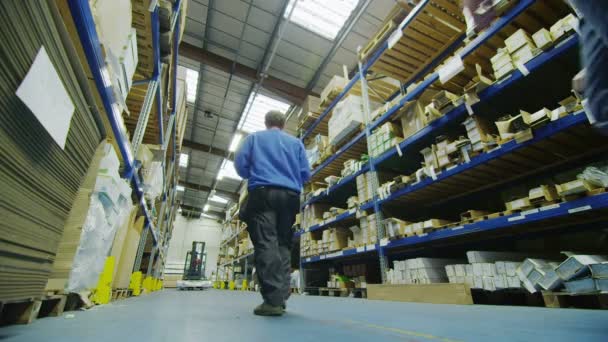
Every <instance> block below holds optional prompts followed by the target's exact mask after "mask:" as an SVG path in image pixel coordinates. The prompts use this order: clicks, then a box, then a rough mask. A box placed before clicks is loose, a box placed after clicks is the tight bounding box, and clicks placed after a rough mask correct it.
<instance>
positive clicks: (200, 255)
mask: <svg viewBox="0 0 608 342" xmlns="http://www.w3.org/2000/svg"><path fill="white" fill-rule="evenodd" d="M206 263H207V253H205V242H202V241H193V242H192V250H190V251H188V252H186V262H185V263H184V276H183V278H182V280H178V281H177V289H178V290H204V289H208V288H211V287H212V286H213V283H212V282H211V281H210V280H207V279H205V265H206Z"/></svg>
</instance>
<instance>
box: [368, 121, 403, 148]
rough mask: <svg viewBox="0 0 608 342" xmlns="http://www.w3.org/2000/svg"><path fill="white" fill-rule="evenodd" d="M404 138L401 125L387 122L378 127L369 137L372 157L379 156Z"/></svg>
mask: <svg viewBox="0 0 608 342" xmlns="http://www.w3.org/2000/svg"><path fill="white" fill-rule="evenodd" d="M401 140H403V136H402V131H401V127H399V126H398V125H396V124H394V123H391V122H387V123H385V124H383V125H382V126H380V127H379V128H377V129H376V130H375V131H374V132H373V133H372V134H371V135H370V137H369V144H370V146H369V151H370V156H371V157H377V156H379V155H381V154H382V153H384V151H386V150H388V149H390V148H393V147H394V146H397V145H398V144H399V143H400V142H401Z"/></svg>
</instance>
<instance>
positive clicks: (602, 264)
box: [517, 254, 608, 294]
mask: <svg viewBox="0 0 608 342" xmlns="http://www.w3.org/2000/svg"><path fill="white" fill-rule="evenodd" d="M607 263H608V256H606V255H582V254H574V255H570V256H569V257H568V258H567V259H566V260H564V261H563V262H561V263H559V262H555V261H550V260H544V259H526V260H525V261H524V262H523V263H522V265H521V266H520V267H519V268H518V269H517V275H518V276H519V278H520V279H521V281H522V283H523V284H524V286H525V287H526V289H527V290H528V291H529V292H531V293H535V292H537V291H539V290H544V291H557V290H560V289H561V288H565V292H568V293H572V294H583V293H592V292H597V291H606V289H607V287H606V285H607V281H606V279H607V277H608V273H607V272H606V271H607V270H608V268H607V267H606V264H607Z"/></svg>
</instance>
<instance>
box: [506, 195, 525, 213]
mask: <svg viewBox="0 0 608 342" xmlns="http://www.w3.org/2000/svg"><path fill="white" fill-rule="evenodd" d="M531 205H532V204H531V203H530V199H529V198H528V197H523V198H520V199H516V200H514V201H511V202H506V203H505V206H506V207H507V210H518V209H522V208H527V207H530V206H531Z"/></svg>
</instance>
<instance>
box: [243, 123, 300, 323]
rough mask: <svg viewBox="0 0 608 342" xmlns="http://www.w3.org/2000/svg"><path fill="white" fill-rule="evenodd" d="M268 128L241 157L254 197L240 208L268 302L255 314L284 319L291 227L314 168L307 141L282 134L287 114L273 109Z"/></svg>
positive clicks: (246, 144) (248, 144) (251, 140)
mask: <svg viewBox="0 0 608 342" xmlns="http://www.w3.org/2000/svg"><path fill="white" fill-rule="evenodd" d="M265 123H266V128H267V129H266V130H265V131H260V132H256V133H253V134H251V135H250V136H248V137H247V138H246V139H245V140H244V141H243V143H242V145H241V147H240V148H239V150H238V151H237V153H236V157H235V161H234V165H235V168H236V171H237V172H238V174H239V175H240V176H241V177H243V178H244V179H247V180H248V187H247V189H248V192H249V196H248V199H247V201H246V203H245V204H243V205H242V207H241V209H240V214H239V215H240V217H241V219H242V220H243V221H245V223H247V230H248V231H249V236H250V237H251V241H252V242H253V247H254V256H255V266H256V270H257V274H258V280H259V284H260V292H261V294H262V297H263V298H264V302H263V303H262V304H261V305H259V306H258V307H256V308H255V310H254V311H253V312H254V314H256V315H261V316H280V315H282V314H283V312H284V310H285V307H286V306H285V302H286V300H287V298H289V294H290V280H291V278H290V271H291V247H292V243H293V231H292V226H293V223H294V221H295V216H296V214H297V213H298V211H299V207H300V192H301V191H302V184H303V183H304V182H306V181H308V179H309V178H310V166H309V165H308V160H307V159H306V151H305V150H304V145H302V142H301V141H300V140H298V139H296V138H295V137H293V136H291V135H289V134H287V133H285V132H283V127H284V125H285V116H284V115H283V114H282V113H281V112H278V111H270V112H268V113H267V114H266V118H265Z"/></svg>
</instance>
